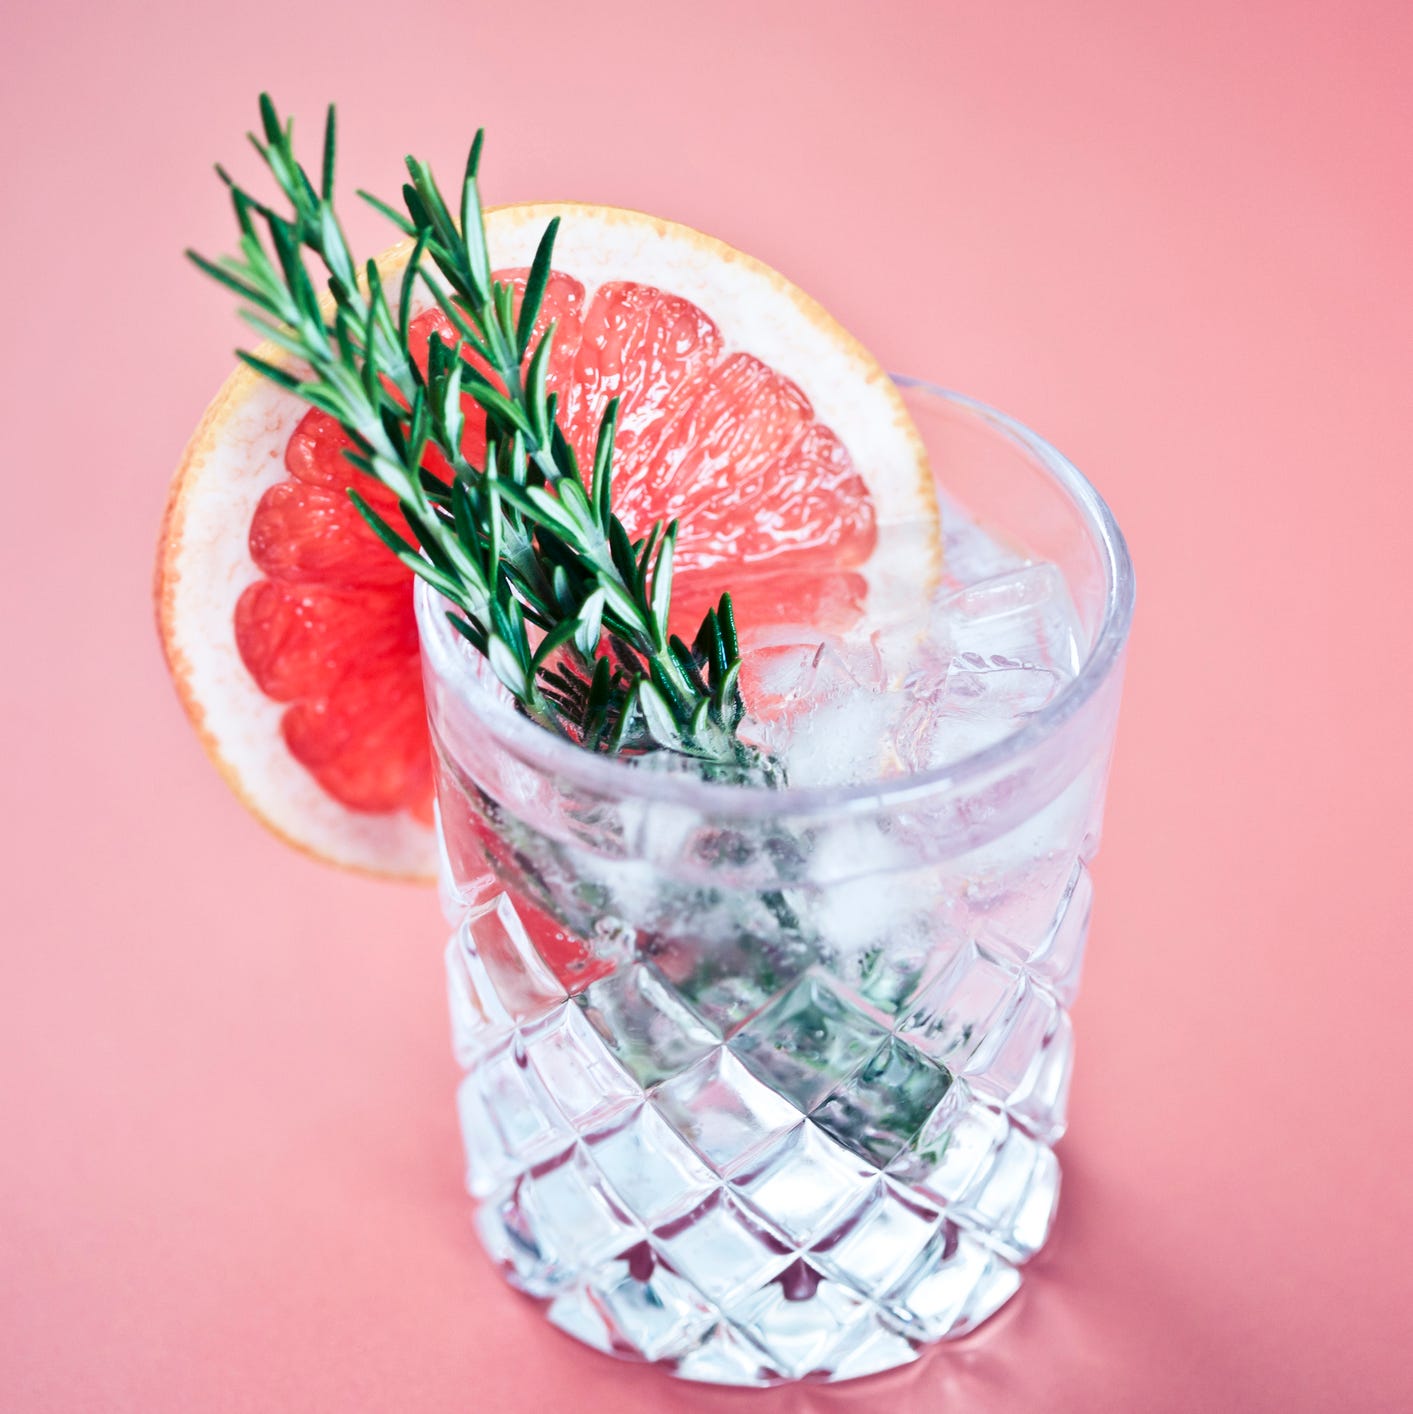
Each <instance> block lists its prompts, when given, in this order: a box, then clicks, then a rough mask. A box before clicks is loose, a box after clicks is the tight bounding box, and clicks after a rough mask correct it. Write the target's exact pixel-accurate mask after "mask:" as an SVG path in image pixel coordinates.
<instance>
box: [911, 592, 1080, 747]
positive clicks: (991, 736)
mask: <svg viewBox="0 0 1413 1414" xmlns="http://www.w3.org/2000/svg"><path fill="white" fill-rule="evenodd" d="M934 615H935V618H934V623H933V626H932V636H931V641H930V643H929V644H927V645H926V646H925V647H924V648H923V649H922V650H921V651H920V652H919V654H918V658H917V662H916V665H915V666H914V668H913V669H912V671H911V672H909V673H908V675H907V677H906V678H905V680H904V691H905V692H906V694H907V698H908V705H907V707H906V709H905V710H904V711H903V712H902V714H901V716H900V719H899V729H898V736H897V753H898V759H899V760H900V762H901V763H902V764H903V766H904V767H905V768H906V769H908V770H912V771H923V770H927V769H929V768H933V767H938V766H946V765H949V764H951V763H952V762H954V761H959V760H961V759H962V758H963V757H964V756H968V755H971V754H973V753H974V752H977V751H981V750H983V749H984V748H986V747H988V746H991V745H992V744H994V743H995V742H997V741H1000V740H1002V739H1003V738H1005V737H1007V736H1009V735H1010V734H1011V733H1012V732H1013V731H1015V730H1017V729H1018V728H1019V727H1021V726H1023V725H1024V723H1025V721H1026V719H1027V718H1029V717H1032V716H1034V714H1035V713H1037V712H1039V711H1040V710H1041V709H1042V708H1043V707H1044V706H1045V705H1046V704H1047V703H1049V702H1050V701H1052V700H1053V699H1054V697H1055V696H1056V694H1057V693H1059V691H1060V690H1061V689H1062V688H1063V687H1064V686H1065V684H1066V683H1067V682H1068V681H1069V680H1070V679H1071V678H1072V677H1073V675H1074V674H1075V672H1077V671H1078V668H1079V661H1080V638H1079V626H1078V619H1077V616H1076V614H1075V611H1074V606H1073V604H1072V602H1071V600H1070V596H1069V590H1068V589H1067V587H1066V585H1065V582H1064V579H1063V577H1062V576H1061V574H1060V572H1059V570H1057V569H1056V568H1055V567H1054V566H1053V565H1028V566H1025V567H1024V568H1021V569H1017V570H1013V571H1009V572H1007V573H1005V574H999V575H993V576H991V577H990V578H988V579H983V580H979V581H977V582H976V583H975V584H971V585H968V586H966V587H965V588H963V589H959V590H956V591H955V592H953V593H950V594H948V595H946V596H944V597H943V598H942V599H941V600H939V601H938V603H937V605H936V606H935V609H934Z"/></svg>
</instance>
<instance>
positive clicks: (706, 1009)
mask: <svg viewBox="0 0 1413 1414" xmlns="http://www.w3.org/2000/svg"><path fill="white" fill-rule="evenodd" d="M772 897H773V901H774V905H775V908H774V912H772V910H771V909H770V908H767V907H765V906H764V905H762V911H763V914H764V915H765V916H764V919H763V923H762V930H763V931H762V936H759V937H757V936H755V935H753V934H752V932H751V931H750V930H749V929H748V928H745V927H743V926H742V925H741V924H740V922H739V920H738V922H737V924H736V926H735V927H734V928H733V930H732V932H731V934H730V936H723V937H720V938H713V939H712V940H711V941H710V943H709V944H708V945H706V946H703V947H702V948H700V949H698V950H695V951H693V952H692V953H691V955H690V956H685V957H675V956H672V955H666V956H664V957H662V958H661V959H660V964H661V967H662V971H663V974H664V975H665V976H667V977H668V978H670V979H671V983H670V985H672V986H673V987H674V988H675V990H676V991H677V993H678V994H679V995H680V996H681V997H682V998H683V999H684V1000H685V1001H686V1002H687V1003H688V1004H689V1005H690V1006H691V1008H692V1009H693V1011H695V1012H696V1013H697V1015H699V1016H701V1017H702V1018H703V1019H704V1020H706V1021H707V1022H708V1023H709V1024H710V1025H711V1026H712V1027H713V1028H714V1030H715V1031H716V1032H717V1034H718V1035H721V1036H731V1035H734V1034H735V1032H736V1031H737V1030H739V1029H740V1027H741V1026H742V1025H743V1024H744V1023H745V1022H747V1021H748V1020H749V1019H750V1018H751V1017H752V1016H754V1015H755V1014H756V1012H758V1011H759V1010H760V1009H761V1008H762V1007H764V1006H768V1005H769V1004H770V1002H771V1001H772V1000H773V999H774V998H775V997H776V996H777V995H778V994H779V992H780V991H781V989H782V988H785V987H789V986H790V985H792V984H793V983H794V982H795V981H796V980H797V979H798V978H799V977H801V976H802V975H803V974H804V973H805V972H806V971H808V969H809V968H810V967H811V965H813V964H815V963H817V962H818V961H819V946H818V944H817V943H815V942H812V941H810V940H808V939H803V938H799V939H794V940H793V941H787V940H786V939H785V938H783V937H782V935H781V928H780V924H779V920H778V911H779V909H780V908H781V906H782V905H783V906H785V907H788V906H789V903H788V900H787V899H783V898H782V897H781V895H780V894H778V893H777V894H774V895H773V896H772Z"/></svg>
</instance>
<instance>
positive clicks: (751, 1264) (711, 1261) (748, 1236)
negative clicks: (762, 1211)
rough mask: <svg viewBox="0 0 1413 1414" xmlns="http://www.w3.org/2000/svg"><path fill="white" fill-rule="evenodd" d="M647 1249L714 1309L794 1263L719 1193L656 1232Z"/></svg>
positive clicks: (743, 1210)
mask: <svg viewBox="0 0 1413 1414" xmlns="http://www.w3.org/2000/svg"><path fill="white" fill-rule="evenodd" d="M652 1244H653V1246H654V1248H655V1249H656V1250H657V1251H658V1252H659V1254H661V1255H662V1256H663V1257H665V1258H666V1260H667V1261H668V1262H669V1264H670V1265H671V1266H672V1267H673V1268H674V1269H675V1270H676V1271H678V1272H680V1273H681V1274H682V1275H683V1276H685V1277H686V1278H687V1280H688V1281H690V1282H691V1283H692V1284H693V1285H694V1286H695V1287H696V1288H697V1290H698V1291H700V1292H701V1293H702V1294H703V1295H704V1296H706V1297H707V1298H708V1299H709V1300H711V1301H715V1302H716V1303H717V1304H718V1305H726V1304H728V1303H729V1302H730V1301H732V1300H733V1299H735V1298H738V1297H740V1296H742V1295H744V1294H745V1293H746V1292H748V1291H750V1290H753V1289H754V1288H756V1287H758V1286H761V1285H762V1284H764V1283H765V1282H768V1281H770V1280H771V1279H772V1278H773V1277H775V1276H778V1275H779V1274H780V1272H782V1271H783V1270H784V1269H785V1268H786V1267H788V1266H789V1265H790V1262H791V1261H792V1260H793V1257H794V1254H793V1253H792V1252H791V1250H790V1248H789V1247H788V1246H787V1245H786V1244H785V1243H784V1242H782V1241H781V1240H780V1239H779V1238H778V1237H776V1236H775V1235H774V1234H773V1233H770V1232H768V1231H766V1230H765V1229H764V1228H763V1227H761V1226H760V1224H759V1223H758V1222H757V1221H756V1219H755V1217H754V1216H753V1215H752V1214H751V1213H750V1212H749V1211H748V1210H747V1209H746V1208H745V1207H743V1206H742V1204H741V1203H740V1202H738V1201H737V1200H736V1199H735V1198H734V1197H732V1196H731V1195H730V1194H729V1193H727V1192H725V1191H723V1190H721V1189H718V1190H717V1191H716V1192H715V1193H713V1194H711V1195H710V1197H708V1198H707V1199H706V1200H705V1201H704V1202H702V1203H701V1204H699V1205H698V1206H697V1207H696V1208H694V1209H693V1210H692V1211H691V1212H690V1213H686V1214H684V1215H683V1216H682V1217H680V1218H677V1219H675V1220H674V1221H673V1222H670V1223H667V1224H664V1225H663V1226H662V1227H660V1228H658V1229H657V1230H656V1232H654V1234H653V1237H652Z"/></svg>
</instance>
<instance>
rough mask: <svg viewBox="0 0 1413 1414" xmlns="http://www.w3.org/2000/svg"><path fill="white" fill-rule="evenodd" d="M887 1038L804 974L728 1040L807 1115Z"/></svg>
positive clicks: (835, 994)
mask: <svg viewBox="0 0 1413 1414" xmlns="http://www.w3.org/2000/svg"><path fill="white" fill-rule="evenodd" d="M887 1039H888V1031H887V1028H886V1027H883V1026H880V1025H879V1024H878V1022H877V1021H875V1020H874V1019H873V1018H872V1017H870V1016H868V1015H867V1014H865V1013H864V1012H863V1011H862V1010H860V1009H859V1007H858V1006H857V1005H856V1004H854V1003H850V1002H848V1001H846V1000H845V999H844V998H843V997H842V996H840V994H839V993H838V992H837V991H836V990H835V988H834V987H832V986H831V985H830V984H829V983H828V982H827V981H825V980H824V979H823V978H822V977H818V976H814V975H808V976H805V977H802V978H801V979H800V980H799V981H798V982H797V983H795V985H794V986H793V987H791V988H789V989H788V990H787V991H786V992H784V993H782V994H781V995H780V996H779V997H777V998H776V999H775V1001H773V1002H772V1003H771V1004H770V1005H769V1006H767V1007H766V1008H765V1009H764V1010H763V1011H761V1012H759V1013H758V1014H757V1015H755V1016H754V1017H752V1018H751V1020H750V1021H748V1022H747V1023H746V1024H745V1026H743V1027H742V1028H741V1030H740V1031H738V1032H737V1033H736V1035H735V1036H733V1037H732V1039H731V1049H732V1051H734V1052H735V1054H736V1055H737V1056H739V1057H740V1058H741V1059H742V1060H743V1061H744V1062H745V1063H746V1065H747V1067H748V1068H749V1069H750V1070H751V1071H752V1072H753V1073H754V1074H755V1075H757V1076H759V1077H760V1079H762V1080H763V1081H765V1083H766V1084H767V1085H769V1086H771V1087H772V1088H773V1089H775V1090H777V1091H779V1093H780V1094H782V1095H784V1096H786V1098H788V1099H790V1100H792V1101H793V1102H794V1103H795V1105H796V1106H797V1107H798V1108H799V1109H801V1110H802V1111H805V1112H806V1113H808V1112H809V1111H810V1110H812V1109H814V1107H815V1106H816V1105H817V1104H819V1102H820V1101H821V1100H823V1099H824V1097H825V1096H826V1095H828V1094H829V1092H830V1091H831V1090H833V1089H834V1088H835V1087H836V1086H837V1085H838V1084H839V1083H840V1082H841V1081H843V1080H845V1079H847V1078H848V1077H849V1076H850V1075H852V1074H853V1073H854V1071H856V1070H857V1069H858V1068H859V1067H860V1066H861V1065H862V1064H863V1062H864V1061H865V1060H867V1059H868V1057H869V1056H870V1055H872V1054H873V1053H874V1052H876V1051H877V1050H878V1049H879V1047H880V1046H882V1045H883V1043H884V1042H885V1041H886V1040H887Z"/></svg>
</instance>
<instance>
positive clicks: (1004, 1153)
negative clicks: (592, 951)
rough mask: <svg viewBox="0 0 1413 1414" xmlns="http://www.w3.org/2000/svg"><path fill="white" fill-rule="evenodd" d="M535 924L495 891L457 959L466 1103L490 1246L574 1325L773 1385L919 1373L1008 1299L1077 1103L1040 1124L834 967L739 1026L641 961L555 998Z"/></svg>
mask: <svg viewBox="0 0 1413 1414" xmlns="http://www.w3.org/2000/svg"><path fill="white" fill-rule="evenodd" d="M516 934H517V920H516V917H515V913H514V910H513V908H511V906H510V905H509V902H508V900H506V899H505V897H504V896H503V895H502V896H501V898H500V900H499V901H498V902H496V903H493V904H491V905H490V906H489V907H488V908H486V909H485V910H483V911H478V912H477V914H476V916H475V918H474V919H469V920H467V922H465V923H463V925H462V928H461V929H459V930H458V933H457V936H456V937H455V938H454V939H453V941H452V943H451V946H450V948H449V949H448V953H447V961H448V967H449V973H450V980H451V1001H452V1020H453V1036H454V1040H455V1043H456V1048H457V1053H458V1057H459V1059H460V1060H461V1061H462V1063H463V1064H464V1065H465V1066H466V1067H467V1075H466V1078H465V1079H464V1080H463V1082H462V1085H461V1089H460V1093H459V1105H460V1112H461V1123H462V1130H463V1135H464V1137H465V1142H466V1152H467V1160H468V1184H469V1187H470V1189H471V1192H472V1193H473V1195H475V1196H476V1197H477V1198H479V1199H480V1200H481V1205H480V1209H479V1212H478V1216H477V1225H478V1229H479V1232H480V1235H481V1239H482V1241H483V1243H484V1244H485V1246H486V1248H487V1250H488V1251H489V1252H490V1254H491V1256H492V1257H493V1258H494V1259H495V1260H496V1261H497V1262H498V1263H499V1264H500V1265H501V1266H502V1268H503V1270H504V1271H505V1273H506V1275H507V1277H508V1279H509V1281H510V1282H511V1283H512V1284H513V1285H514V1286H516V1287H517V1288H519V1289H520V1290H521V1291H523V1292H526V1293H527V1294H529V1295H530V1296H532V1297H535V1298H537V1299H539V1300H541V1301H543V1302H544V1303H545V1304H546V1313H547V1315H548V1317H549V1319H550V1320H551V1321H552V1322H553V1323H554V1324H555V1325H557V1326H559V1327H560V1328H561V1329H563V1330H565V1331H567V1332H569V1333H570V1334H571V1335H573V1336H575V1337H577V1338H578V1339H580V1340H582V1341H584V1342H585V1343H586V1344H588V1345H590V1346H593V1347H594V1348H595V1349H597V1350H601V1351H604V1352H606V1353H608V1354H611V1355H615V1356H618V1357H621V1358H626V1359H632V1360H640V1361H648V1362H653V1363H658V1364H661V1365H663V1366H665V1367H667V1368H669V1369H670V1370H671V1371H672V1372H673V1373H674V1374H677V1375H679V1376H681V1377H683V1378H686V1379H691V1380H701V1381H708V1382H712V1383H717V1384H726V1385H755V1386H759V1385H772V1384H778V1383H783V1382H786V1381H791V1380H798V1379H805V1378H808V1379H814V1380H844V1379H852V1378H856V1377H858V1376H862V1375H869V1374H875V1373H878V1372H881V1371H883V1370H888V1369H892V1368H894V1367H896V1366H899V1365H903V1364H906V1363H908V1362H910V1361H912V1360H914V1359H915V1358H917V1355H918V1353H919V1349H920V1347H922V1346H924V1345H926V1344H929V1343H931V1342H934V1341H938V1340H944V1339H948V1338H951V1337H955V1336H959V1335H962V1334H965V1333H966V1332H968V1331H970V1330H973V1329H974V1328H975V1327H976V1326H977V1325H978V1324H979V1323H980V1322H982V1321H984V1320H985V1319H986V1318H987V1317H989V1316H990V1315H992V1314H993V1313H994V1312H996V1311H997V1310H999V1309H1000V1307H1001V1306H1002V1305H1003V1304H1004V1303H1005V1302H1006V1301H1007V1300H1008V1299H1009V1298H1010V1297H1011V1296H1012V1295H1013V1294H1014V1293H1015V1291H1016V1290H1017V1288H1018V1286H1019V1284H1020V1271H1019V1266H1020V1264H1021V1263H1023V1262H1024V1261H1026V1260H1027V1259H1028V1258H1029V1257H1030V1256H1032V1255H1033V1254H1034V1253H1035V1252H1036V1251H1037V1250H1038V1249H1039V1247H1040V1246H1041V1244H1042V1243H1043V1242H1044V1241H1045V1238H1046V1236H1047V1235H1048V1232H1049V1229H1050V1224H1051V1221H1052V1219H1053V1216H1054V1211H1055V1204H1056V1200H1057V1197H1058V1190H1059V1178H1060V1175H1059V1166H1058V1164H1057V1162H1056V1160H1055V1156H1054V1154H1053V1152H1052V1151H1051V1148H1050V1145H1049V1143H1048V1142H1046V1139H1047V1138H1049V1137H1050V1135H1051V1134H1054V1133H1056V1132H1058V1129H1059V1128H1061V1127H1062V1120H1060V1119H1059V1118H1058V1116H1052V1117H1051V1120H1050V1122H1049V1124H1048V1126H1046V1125H1037V1126H1034V1127H1035V1128H1039V1129H1040V1130H1041V1132H1042V1133H1045V1132H1046V1129H1047V1127H1048V1131H1049V1132H1048V1133H1046V1138H1041V1137H1037V1134H1036V1133H1035V1132H1032V1131H1031V1129H1029V1128H1028V1127H1027V1126H1026V1125H1025V1124H1023V1123H1018V1122H1017V1118H1016V1115H1015V1113H1014V1110H1015V1109H1019V1110H1021V1111H1022V1112H1024V1113H1026V1114H1033V1113H1036V1106H1035V1104H1034V1103H1032V1104H1031V1105H1030V1106H1029V1108H1027V1107H1026V1106H1024V1105H1017V1106H1014V1107H1008V1106H1005V1105H1003V1104H1000V1103H997V1102H996V1100H995V1099H994V1098H992V1097H989V1096H987V1095H985V1093H984V1092H982V1091H979V1090H978V1089H977V1088H976V1087H975V1086H974V1085H973V1084H972V1083H970V1082H969V1081H968V1080H967V1079H966V1078H965V1076H964V1075H963V1074H962V1073H960V1072H958V1073H954V1072H953V1071H952V1070H950V1069H948V1068H947V1067H946V1066H943V1065H941V1064H939V1063H937V1062H936V1061H935V1060H932V1059H930V1058H929V1057H928V1056H927V1055H926V1054H925V1053H924V1052H923V1051H921V1050H918V1049H916V1048H914V1047H913V1046H912V1045H911V1043H908V1042H906V1041H904V1040H902V1039H900V1037H899V1035H898V1034H897V1032H896V1031H895V1032H890V1031H888V1030H887V1029H885V1028H881V1027H880V1025H879V1023H878V1022H877V1021H876V1020H875V1019H874V1018H872V1017H870V1016H869V1015H868V1014H867V1013H866V1012H865V1011H863V1010H860V1009H859V1007H858V1006H856V1005H850V1004H849V1002H848V997H847V989H846V988H843V987H841V986H840V984H839V983H838V982H837V981H836V980H833V979H830V978H827V977H822V976H820V975H818V974H817V973H810V974H807V975H806V976H804V977H803V978H800V979H797V980H796V981H795V982H794V983H792V984H791V985H790V986H789V987H787V988H785V989H784V990H783V991H782V992H781V993H780V994H779V995H777V996H775V997H774V998H772V999H771V1000H770V1001H769V1002H768V1003H767V1004H766V1005H765V1006H763V1007H761V1006H752V1007H750V1008H746V1010H748V1011H749V1012H750V1016H749V1019H748V1020H746V1021H744V1022H740V1023H737V1024H735V1025H732V1026H729V1027H723V1026H721V1025H720V1024H717V1023H716V1022H713V1021H712V1020H710V1019H708V1017H707V1016H705V1015H704V1014H703V1011H704V1010H706V1011H710V1008H701V1007H700V1006H699V1005H692V1004H689V1001H688V995H690V994H691V989H690V987H688V986H686V985H685V984H681V983H677V982H673V981H671V980H669V979H668V978H667V977H666V976H665V975H664V973H663V972H662V971H661V970H660V969H659V968H658V967H657V966H655V965H653V964H652V963H651V962H647V961H644V960H641V959H639V960H635V961H629V962H626V963H624V964H623V965H621V966H620V967H619V968H618V970H616V971H614V972H612V973H611V974H610V975H607V976H604V977H600V978H598V979H597V980H595V981H593V982H592V983H591V984H590V985H588V986H587V987H585V988H584V990H582V991H581V992H579V993H578V994H577V995H574V996H572V997H571V996H568V995H566V994H565V993H564V992H562V991H561V992H560V993H559V995H558V996H557V997H555V996H552V995H551V994H550V992H549V991H540V990H539V984H540V983H541V982H544V983H545V987H546V988H550V987H557V986H558V984H557V983H550V982H546V981H545V978H544V977H543V976H540V977H537V976H536V975H535V974H534V973H533V972H531V971H529V970H526V969H525V968H524V967H523V966H522V965H521V962H522V961H523V959H524V957H525V956H526V955H527V953H526V951H525V950H524V949H523V948H522V947H519V946H513V945H512V944H513V943H514V940H515V937H516ZM524 941H525V940H524V939H521V942H522V943H523V942H524ZM511 958H514V959H517V960H518V961H517V965H516V971H515V974H514V976H515V985H514V986H512V985H510V982H511V980H512V973H511V970H510V969H509V968H508V967H507V966H506V963H507V961H508V960H510V959H511ZM695 1000H696V1001H697V1002H698V1003H699V1001H700V999H699V998H696V999H695ZM1066 1034H1067V1033H1066ZM871 1048H872V1049H871ZM1039 1050H1040V1051H1041V1052H1043V1050H1044V1047H1043V1046H1042V1047H1040V1048H1039ZM1033 1060H1035V1062H1036V1063H1035V1064H1032V1065H1031V1066H1029V1067H1028V1069H1030V1070H1031V1071H1035V1070H1036V1069H1037V1066H1038V1067H1039V1071H1040V1073H1042V1074H1043V1073H1044V1071H1045V1069H1046V1068H1047V1067H1046V1066H1045V1065H1044V1064H1043V1063H1042V1062H1043V1057H1040V1058H1033ZM1063 1068H1064V1069H1066V1070H1067V1068H1068V1062H1067V1057H1065V1058H1064V1066H1063ZM1027 1094H1029V1095H1030V1096H1031V1097H1032V1101H1033V1096H1034V1089H1033V1086H1032V1088H1031V1089H1030V1090H1029V1091H1027Z"/></svg>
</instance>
